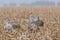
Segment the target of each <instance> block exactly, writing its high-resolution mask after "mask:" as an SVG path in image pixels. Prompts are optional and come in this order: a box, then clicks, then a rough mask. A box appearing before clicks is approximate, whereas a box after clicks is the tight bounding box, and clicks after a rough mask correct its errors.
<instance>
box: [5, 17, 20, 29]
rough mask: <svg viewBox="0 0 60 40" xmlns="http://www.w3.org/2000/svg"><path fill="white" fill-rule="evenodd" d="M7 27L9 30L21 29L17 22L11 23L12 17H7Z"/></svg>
mask: <svg viewBox="0 0 60 40" xmlns="http://www.w3.org/2000/svg"><path fill="white" fill-rule="evenodd" d="M5 28H6V29H8V30H13V29H19V28H20V25H19V24H16V23H14V24H11V23H10V19H9V18H6V26H5Z"/></svg>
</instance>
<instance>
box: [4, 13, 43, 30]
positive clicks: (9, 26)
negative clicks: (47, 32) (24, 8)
mask: <svg viewBox="0 0 60 40" xmlns="http://www.w3.org/2000/svg"><path fill="white" fill-rule="evenodd" d="M28 21H29V22H28V29H29V30H30V29H31V27H32V25H31V24H35V25H36V26H37V28H38V27H39V26H44V22H43V21H42V20H40V19H39V17H36V16H35V15H34V13H32V17H31V18H28ZM5 23H6V26H5V29H7V30H11V31H13V29H20V27H21V25H20V24H17V23H13V24H11V23H10V19H9V18H8V17H7V18H6V21H5Z"/></svg>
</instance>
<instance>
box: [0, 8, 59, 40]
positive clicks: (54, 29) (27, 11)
mask: <svg viewBox="0 0 60 40" xmlns="http://www.w3.org/2000/svg"><path fill="white" fill-rule="evenodd" d="M32 10H34V13H35V15H36V16H39V17H40V18H41V20H43V21H44V27H40V30H39V32H36V33H29V32H28V28H27V26H28V25H27V23H28V20H27V19H22V18H24V17H25V18H28V17H30V16H31V11H32ZM6 17H9V18H10V20H11V23H19V24H21V27H22V29H24V31H25V33H26V37H28V35H30V36H31V37H29V39H30V40H45V39H44V38H47V40H60V7H1V8H0V40H18V39H17V37H18V35H20V36H21V33H22V29H20V30H19V31H18V30H14V31H13V33H12V34H11V33H9V31H8V30H4V27H5V18H6ZM51 22H53V23H51ZM33 26H34V25H33ZM22 40H23V39H22ZM24 40H25V39H24ZM26 40H27V39H26Z"/></svg>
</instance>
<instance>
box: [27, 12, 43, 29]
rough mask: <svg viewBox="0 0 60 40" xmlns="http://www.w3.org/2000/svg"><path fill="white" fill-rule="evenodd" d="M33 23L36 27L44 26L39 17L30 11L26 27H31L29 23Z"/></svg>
mask: <svg viewBox="0 0 60 40" xmlns="http://www.w3.org/2000/svg"><path fill="white" fill-rule="evenodd" d="M32 23H34V24H35V25H36V26H37V28H39V27H38V26H44V22H43V21H42V20H40V19H39V17H36V16H35V15H34V13H32V17H31V18H29V22H28V28H29V29H31V27H32V26H31V24H32Z"/></svg>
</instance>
